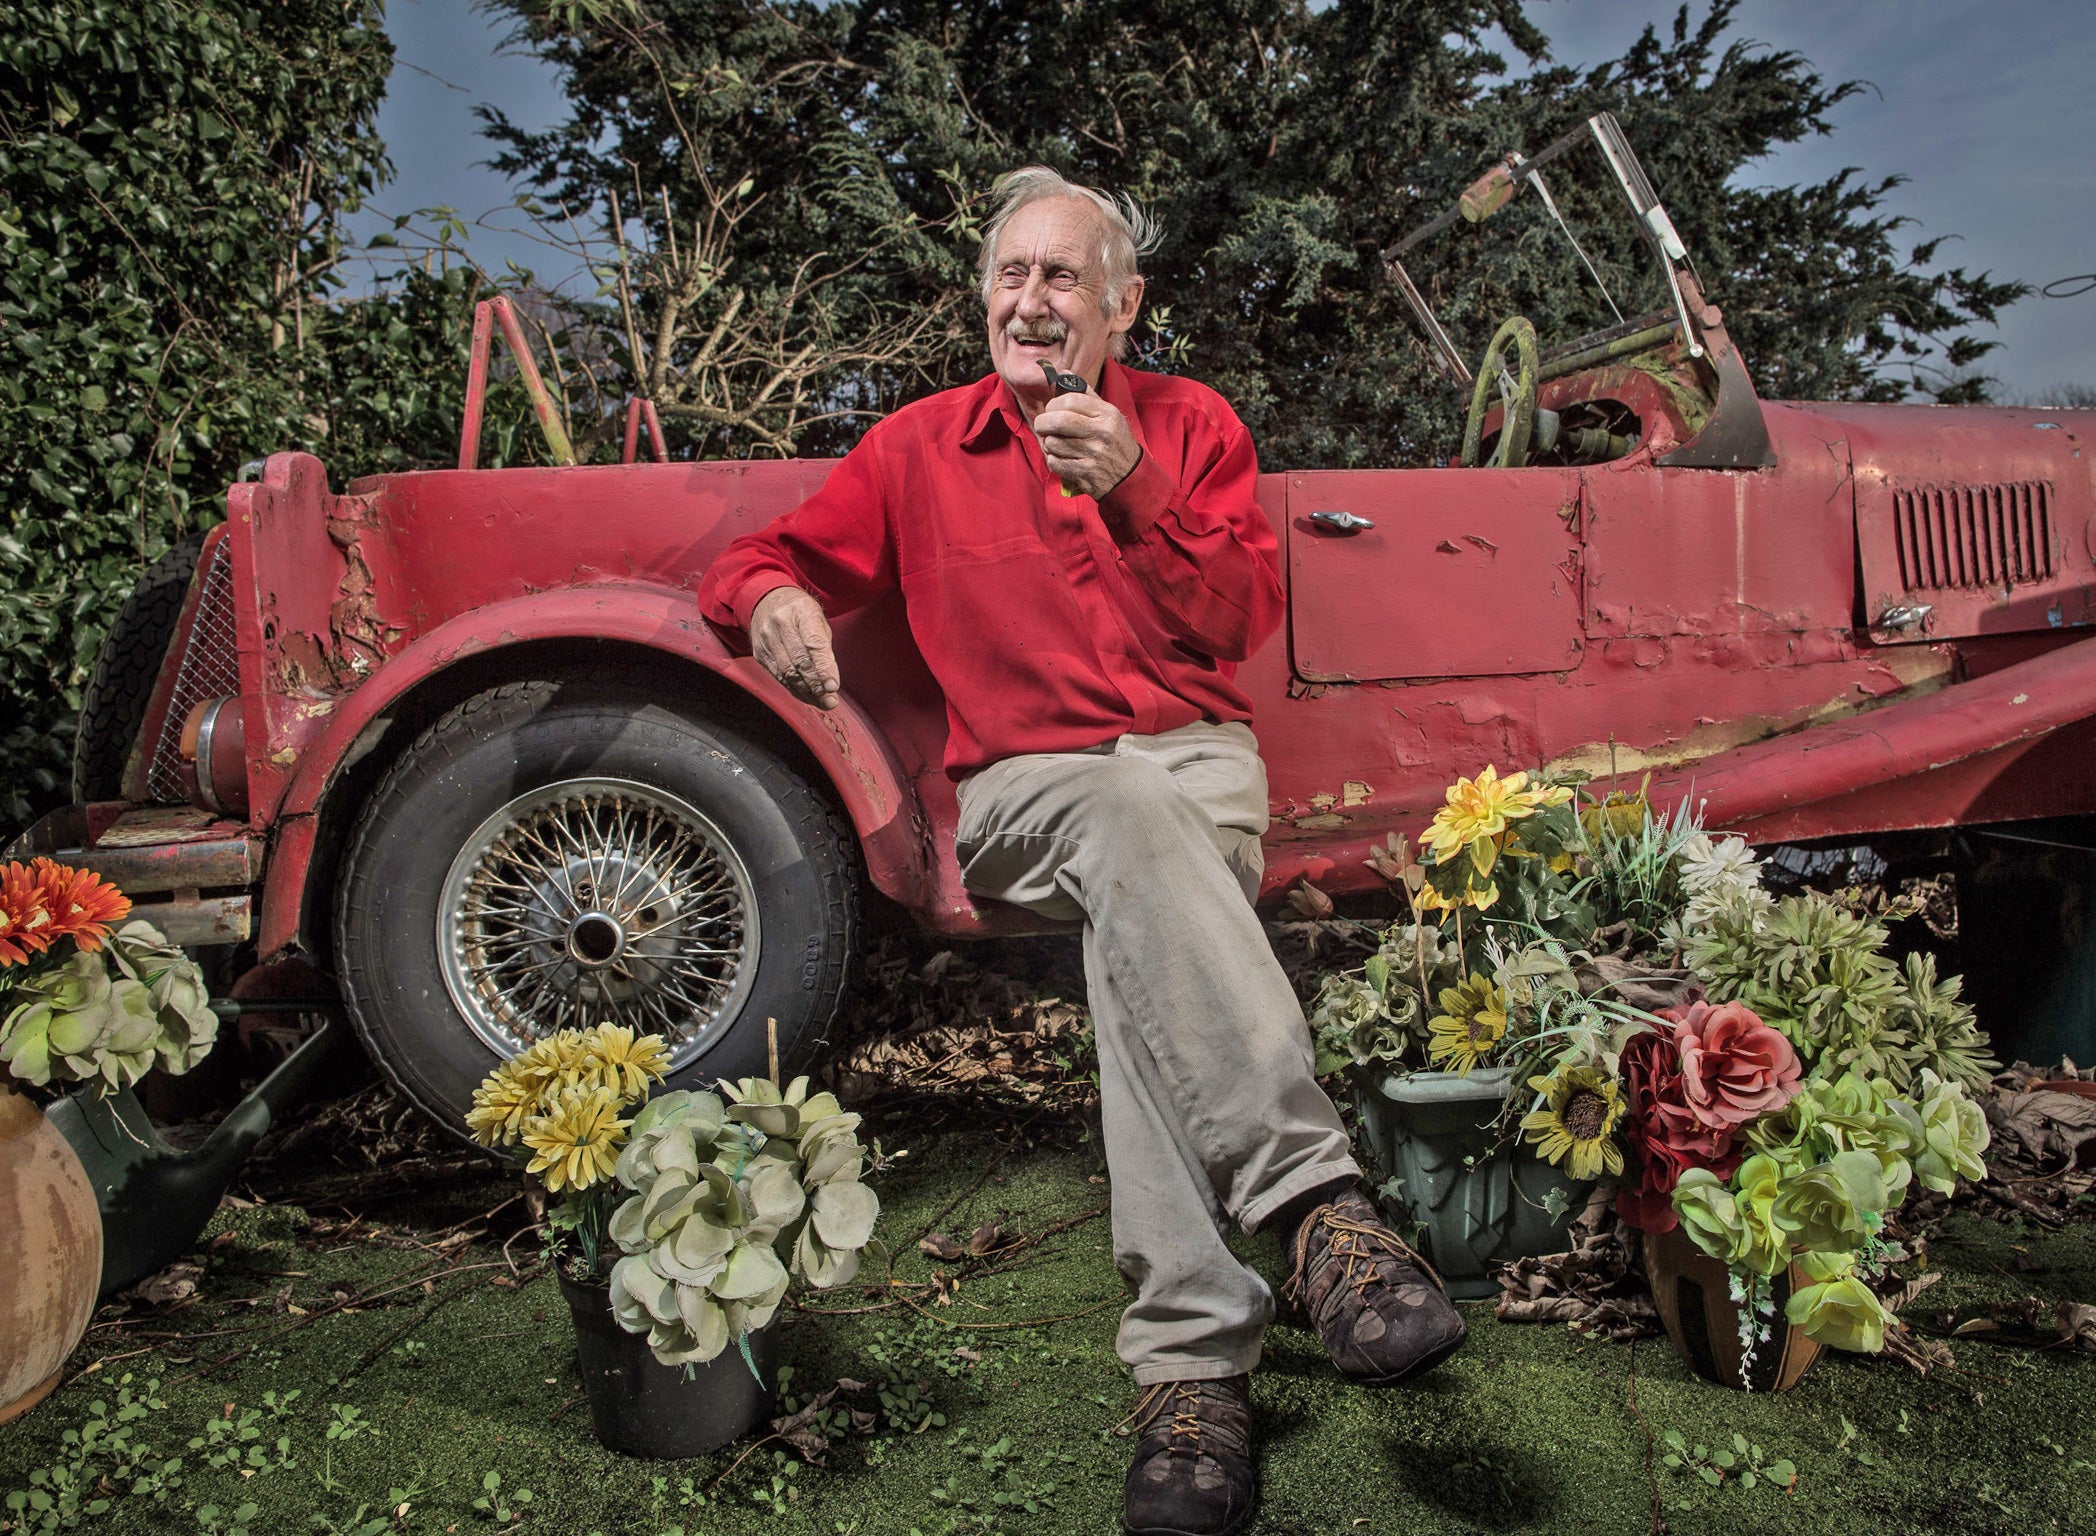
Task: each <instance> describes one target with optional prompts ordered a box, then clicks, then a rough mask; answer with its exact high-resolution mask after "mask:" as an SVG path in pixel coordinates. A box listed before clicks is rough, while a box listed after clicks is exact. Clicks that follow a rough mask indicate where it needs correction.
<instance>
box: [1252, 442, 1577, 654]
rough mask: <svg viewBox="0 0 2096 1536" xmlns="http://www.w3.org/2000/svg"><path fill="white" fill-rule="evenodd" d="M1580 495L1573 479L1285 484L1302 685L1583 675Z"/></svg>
mask: <svg viewBox="0 0 2096 1536" xmlns="http://www.w3.org/2000/svg"><path fill="white" fill-rule="evenodd" d="M1579 486H1580V480H1579V471H1578V470H1576V469H1511V470H1509V469H1383V470H1303V471H1299V472H1296V473H1294V474H1291V475H1289V477H1288V488H1287V501H1286V505H1287V517H1288V531H1289V537H1288V559H1289V583H1290V585H1289V640H1290V651H1291V659H1292V664H1293V668H1294V672H1295V675H1296V676H1297V677H1299V678H1302V679H1303V680H1305V681H1307V682H1315V683H1336V682H1373V681H1381V680H1395V679H1419V678H1444V677H1494V676H1505V675H1508V674H1512V673H1522V672H1557V671H1564V670H1566V669H1569V668H1571V667H1575V666H1577V665H1578V664H1579V659H1580V652H1581V649H1582V647H1583V645H1584V643H1585V640H1584V632H1583V625H1582V620H1581V607H1582V604H1581V549H1582V529H1581V516H1580V493H1579Z"/></svg>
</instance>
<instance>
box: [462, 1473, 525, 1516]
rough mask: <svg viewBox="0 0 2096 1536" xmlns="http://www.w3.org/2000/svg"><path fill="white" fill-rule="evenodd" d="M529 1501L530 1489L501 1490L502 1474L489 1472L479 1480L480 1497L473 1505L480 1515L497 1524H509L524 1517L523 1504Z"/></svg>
mask: <svg viewBox="0 0 2096 1536" xmlns="http://www.w3.org/2000/svg"><path fill="white" fill-rule="evenodd" d="M530 1502H531V1490H530V1489H529V1488H518V1489H516V1490H514V1491H513V1492H510V1493H504V1492H503V1491H502V1474H501V1473H500V1472H489V1473H487V1474H486V1475H485V1476H483V1477H482V1478H481V1480H480V1497H479V1498H477V1499H475V1500H474V1501H473V1507H474V1508H475V1509H477V1510H479V1511H480V1514H481V1517H482V1518H483V1519H486V1520H492V1521H494V1522H495V1523H496V1524H497V1525H510V1524H513V1523H514V1522H516V1521H518V1520H521V1519H523V1518H524V1506H525V1505H527V1504H529V1503H530Z"/></svg>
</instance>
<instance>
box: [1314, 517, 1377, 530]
mask: <svg viewBox="0 0 2096 1536" xmlns="http://www.w3.org/2000/svg"><path fill="white" fill-rule="evenodd" d="M1310 521H1311V522H1313V523H1319V524H1322V525H1323V526H1324V527H1327V528H1329V529H1331V530H1332V531H1333V532H1334V533H1359V532H1360V531H1361V530H1362V529H1363V528H1373V527H1374V526H1375V521H1374V519H1372V518H1366V517H1356V516H1354V514H1353V513H1351V512H1312V513H1311V514H1310Z"/></svg>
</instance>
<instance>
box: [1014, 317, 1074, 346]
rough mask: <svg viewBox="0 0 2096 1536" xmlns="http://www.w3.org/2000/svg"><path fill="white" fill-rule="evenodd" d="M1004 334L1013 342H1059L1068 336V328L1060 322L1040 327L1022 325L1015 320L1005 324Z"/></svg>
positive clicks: (1056, 321)
mask: <svg viewBox="0 0 2096 1536" xmlns="http://www.w3.org/2000/svg"><path fill="white" fill-rule="evenodd" d="M1004 334H1005V335H1007V336H1009V337H1011V339H1012V340H1014V341H1048V342H1055V341H1061V340H1062V339H1063V338H1064V337H1066V336H1068V335H1069V334H1070V328H1069V326H1067V325H1065V324H1063V322H1062V321H1060V320H1055V321H1050V322H1048V323H1046V324H1041V325H1023V324H1021V323H1020V322H1019V321H1017V320H1008V321H1006V322H1005V327H1004Z"/></svg>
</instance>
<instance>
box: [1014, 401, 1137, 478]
mask: <svg viewBox="0 0 2096 1536" xmlns="http://www.w3.org/2000/svg"><path fill="white" fill-rule="evenodd" d="M1033 430H1034V435H1035V436H1037V437H1038V438H1040V440H1041V455H1042V457H1043V458H1045V459H1046V460H1047V461H1048V470H1049V472H1050V473H1051V474H1053V475H1054V476H1055V477H1056V478H1057V479H1059V480H1061V481H1062V483H1063V484H1064V485H1065V486H1067V487H1068V488H1069V489H1070V490H1071V491H1073V492H1076V493H1077V494H1079V495H1083V496H1090V497H1092V498H1094V499H1095V500H1096V499H1097V498H1099V497H1101V496H1104V495H1105V494H1106V493H1107V492H1108V491H1110V490H1112V489H1113V488H1114V487H1115V486H1117V485H1119V484H1120V483H1121V482H1122V481H1123V480H1125V479H1127V478H1128V472H1129V471H1130V470H1132V469H1134V468H1135V466H1136V463H1137V461H1138V460H1139V459H1141V458H1142V455H1143V450H1142V449H1141V448H1140V447H1139V446H1137V444H1136V441H1135V434H1134V433H1133V432H1131V431H1129V430H1128V418H1127V417H1125V416H1123V415H1122V414H1121V411H1120V408H1119V407H1118V406H1116V405H1114V404H1113V403H1112V402H1111V401H1108V400H1104V399H1101V398H1100V397H1099V396H1098V395H1094V394H1084V395H1057V396H1056V397H1055V398H1054V399H1053V400H1051V401H1049V402H1048V404H1046V405H1044V406H1042V407H1041V410H1040V414H1038V415H1037V416H1035V417H1034V419H1033Z"/></svg>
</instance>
